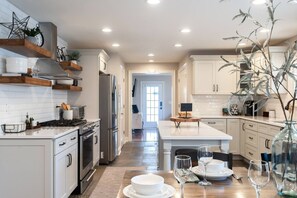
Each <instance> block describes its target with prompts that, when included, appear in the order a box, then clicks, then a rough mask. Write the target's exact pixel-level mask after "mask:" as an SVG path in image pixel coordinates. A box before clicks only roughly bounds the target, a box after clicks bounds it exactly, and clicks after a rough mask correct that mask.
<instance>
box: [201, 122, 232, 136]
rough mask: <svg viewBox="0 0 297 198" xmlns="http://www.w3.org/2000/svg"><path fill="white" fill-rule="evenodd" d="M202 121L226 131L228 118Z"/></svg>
mask: <svg viewBox="0 0 297 198" xmlns="http://www.w3.org/2000/svg"><path fill="white" fill-rule="evenodd" d="M201 122H203V123H204V124H207V125H209V126H211V127H213V128H215V129H217V130H219V131H222V132H224V133H226V130H227V129H226V126H227V121H226V119H201Z"/></svg>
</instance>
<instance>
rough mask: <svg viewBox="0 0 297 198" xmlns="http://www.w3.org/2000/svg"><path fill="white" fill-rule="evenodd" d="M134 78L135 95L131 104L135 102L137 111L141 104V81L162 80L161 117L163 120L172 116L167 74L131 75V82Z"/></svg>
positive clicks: (169, 84)
mask: <svg viewBox="0 0 297 198" xmlns="http://www.w3.org/2000/svg"><path fill="white" fill-rule="evenodd" d="M134 79H136V86H135V95H134V97H133V104H136V105H137V107H138V109H139V111H140V112H143V111H142V106H141V104H142V103H141V82H144V81H148V82H149V81H152V82H156V81H158V82H163V83H164V87H163V117H164V119H165V120H169V118H170V117H171V116H172V112H171V110H172V106H171V105H172V82H171V76H169V75H133V80H132V81H133V82H134Z"/></svg>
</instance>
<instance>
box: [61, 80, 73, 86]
mask: <svg viewBox="0 0 297 198" xmlns="http://www.w3.org/2000/svg"><path fill="white" fill-rule="evenodd" d="M57 84H59V85H73V80H71V79H70V80H57Z"/></svg>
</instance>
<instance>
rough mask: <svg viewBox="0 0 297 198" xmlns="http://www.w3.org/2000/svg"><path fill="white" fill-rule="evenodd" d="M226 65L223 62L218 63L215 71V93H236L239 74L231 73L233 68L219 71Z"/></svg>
mask: <svg viewBox="0 0 297 198" xmlns="http://www.w3.org/2000/svg"><path fill="white" fill-rule="evenodd" d="M224 64H225V62H223V61H217V62H216V67H215V69H214V73H215V79H216V82H215V92H216V93H217V94H230V93H231V92H235V91H236V83H237V82H236V80H237V73H236V72H233V73H232V72H231V70H232V69H233V68H232V67H225V68H223V69H222V70H220V71H219V69H220V67H221V66H222V65H224Z"/></svg>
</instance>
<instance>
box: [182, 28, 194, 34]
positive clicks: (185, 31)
mask: <svg viewBox="0 0 297 198" xmlns="http://www.w3.org/2000/svg"><path fill="white" fill-rule="evenodd" d="M180 32H181V33H189V32H191V30H190V29H189V28H184V29H181V31H180Z"/></svg>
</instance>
